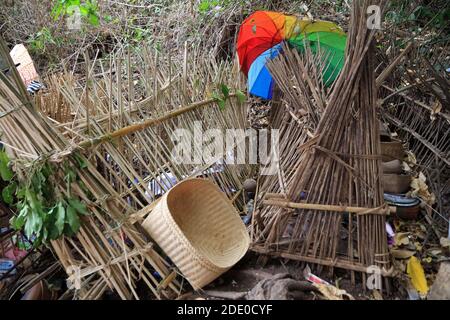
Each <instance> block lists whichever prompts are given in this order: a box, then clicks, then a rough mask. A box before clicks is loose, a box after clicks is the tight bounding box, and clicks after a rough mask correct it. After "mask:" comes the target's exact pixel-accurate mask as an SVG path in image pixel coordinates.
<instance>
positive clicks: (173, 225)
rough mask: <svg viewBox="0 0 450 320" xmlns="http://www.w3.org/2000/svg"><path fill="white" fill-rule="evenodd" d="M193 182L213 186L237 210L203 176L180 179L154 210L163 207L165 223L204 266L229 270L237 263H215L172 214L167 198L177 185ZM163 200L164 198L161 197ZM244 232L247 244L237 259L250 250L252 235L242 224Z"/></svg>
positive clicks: (162, 215) (215, 269) (221, 193)
mask: <svg viewBox="0 0 450 320" xmlns="http://www.w3.org/2000/svg"><path fill="white" fill-rule="evenodd" d="M192 182H201V183H205V184H208V185H209V186H211V187H212V188H213V189H214V190H215V191H217V193H218V195H219V196H221V197H223V199H224V200H225V201H226V202H227V204H228V205H230V207H231V208H232V209H233V210H234V211H236V214H237V210H236V208H235V207H234V206H233V205H232V204H231V203H230V200H229V199H228V197H227V196H225V195H224V194H223V192H222V191H221V190H220V188H219V187H218V186H217V185H216V184H214V183H213V182H212V181H210V180H209V179H203V178H189V179H186V180H183V181H180V182H179V183H177V184H176V185H175V186H173V187H172V188H171V189H170V190H169V191H168V192H166V193H165V194H164V195H163V197H165V199H164V200H165V201H159V203H158V204H157V205H156V206H155V208H154V209H153V210H152V211H154V210H155V209H157V208H161V211H160V212H161V213H162V214H161V217H162V219H163V220H164V222H165V224H166V225H167V226H168V227H169V228H170V230H171V232H172V233H173V234H174V236H175V237H176V238H177V240H179V241H181V242H182V243H183V245H184V246H185V247H186V249H187V250H189V251H190V253H191V254H192V255H193V258H194V259H195V260H196V261H197V262H198V263H199V264H200V265H201V266H203V267H204V268H206V269H208V270H210V271H211V272H215V273H220V272H222V271H223V270H227V269H229V268H231V267H232V266H233V265H234V264H235V263H233V264H230V265H226V266H219V265H217V264H215V263H214V262H213V261H212V260H211V259H210V258H209V257H208V256H207V255H204V254H202V253H201V252H200V251H199V250H198V249H197V248H196V247H195V246H193V245H192V243H191V241H190V240H189V239H188V238H187V237H186V235H185V234H184V233H183V231H182V230H181V228H180V226H179V225H178V223H177V222H176V221H175V219H174V217H173V216H172V215H171V214H170V208H169V205H168V201H167V198H168V197H169V196H170V193H172V192H173V191H174V189H176V188H177V187H179V186H180V185H182V184H186V183H192ZM161 200H163V198H161ZM162 206H163V207H162ZM164 209H166V210H164ZM242 226H243V227H242V233H243V234H244V235H245V237H244V240H245V244H244V245H243V246H242V253H241V254H240V255H239V258H238V259H237V261H239V260H240V259H241V258H242V257H243V256H244V255H245V253H246V252H247V251H248V248H249V246H250V236H249V235H248V232H247V230H246V228H245V226H244V225H243V224H242Z"/></svg>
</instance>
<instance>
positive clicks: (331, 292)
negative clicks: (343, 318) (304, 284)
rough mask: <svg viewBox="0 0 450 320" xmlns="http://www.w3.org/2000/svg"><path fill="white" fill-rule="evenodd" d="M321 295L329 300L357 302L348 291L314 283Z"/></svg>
mask: <svg viewBox="0 0 450 320" xmlns="http://www.w3.org/2000/svg"><path fill="white" fill-rule="evenodd" d="M313 286H315V287H316V288H317V289H319V291H320V293H321V294H322V295H323V296H324V297H325V298H327V299H328V300H344V298H345V300H355V298H353V296H352V295H350V294H348V293H347V291H345V290H341V289H338V288H336V287H335V286H333V285H326V284H322V283H313Z"/></svg>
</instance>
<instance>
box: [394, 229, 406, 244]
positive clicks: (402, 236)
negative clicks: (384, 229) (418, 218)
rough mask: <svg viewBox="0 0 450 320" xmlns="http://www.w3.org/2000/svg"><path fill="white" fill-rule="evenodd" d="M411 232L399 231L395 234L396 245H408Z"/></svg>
mask: <svg viewBox="0 0 450 320" xmlns="http://www.w3.org/2000/svg"><path fill="white" fill-rule="evenodd" d="M408 236H409V232H399V233H396V234H395V236H394V241H395V245H396V246H406V245H408V244H409V238H408Z"/></svg>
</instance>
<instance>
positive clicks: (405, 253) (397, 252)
mask: <svg viewBox="0 0 450 320" xmlns="http://www.w3.org/2000/svg"><path fill="white" fill-rule="evenodd" d="M391 254H392V256H393V257H394V258H396V259H408V258H410V257H412V256H413V255H414V254H415V252H414V251H410V250H402V249H391Z"/></svg>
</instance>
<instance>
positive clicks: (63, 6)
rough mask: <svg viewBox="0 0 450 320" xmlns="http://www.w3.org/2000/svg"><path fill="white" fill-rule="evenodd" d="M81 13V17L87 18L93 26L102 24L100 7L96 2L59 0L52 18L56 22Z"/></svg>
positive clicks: (90, 0) (92, 0) (88, 0)
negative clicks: (63, 17)
mask: <svg viewBox="0 0 450 320" xmlns="http://www.w3.org/2000/svg"><path fill="white" fill-rule="evenodd" d="M76 12H79V14H80V16H81V17H83V18H85V19H86V20H87V21H88V22H89V23H90V24H91V25H93V26H98V25H99V24H100V16H99V13H98V6H97V2H96V1H95V0H84V1H81V0H57V3H56V4H55V6H54V7H53V9H52V16H53V18H54V19H55V20H56V19H58V18H59V17H61V16H65V15H67V16H69V17H71V16H73V15H74V14H75V13H76Z"/></svg>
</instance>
